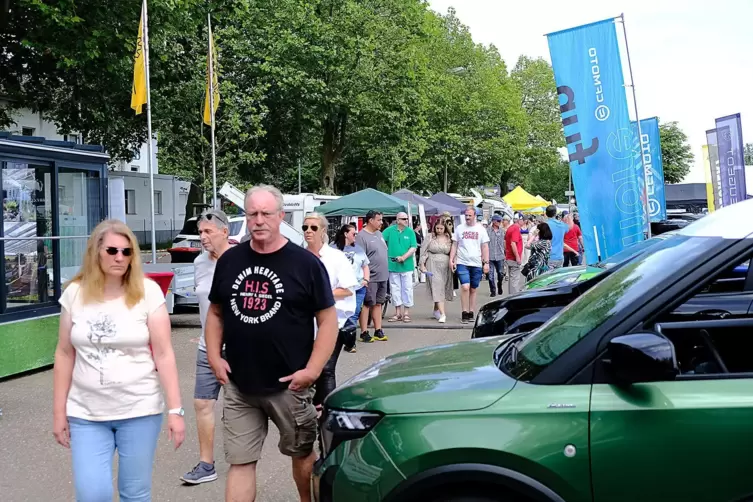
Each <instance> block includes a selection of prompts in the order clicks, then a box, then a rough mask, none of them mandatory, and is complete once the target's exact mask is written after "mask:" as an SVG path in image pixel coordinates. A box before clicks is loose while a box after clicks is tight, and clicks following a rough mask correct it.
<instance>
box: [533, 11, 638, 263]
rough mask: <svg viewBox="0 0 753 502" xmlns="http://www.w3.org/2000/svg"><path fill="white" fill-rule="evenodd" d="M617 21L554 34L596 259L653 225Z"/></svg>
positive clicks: (587, 233) (563, 104) (568, 134)
mask: <svg viewBox="0 0 753 502" xmlns="http://www.w3.org/2000/svg"><path fill="white" fill-rule="evenodd" d="M614 23H615V21H614V20H613V19H607V20H605V21H600V22H597V23H592V24H588V25H584V26H579V27H577V28H571V29H569V30H564V31H559V32H556V33H551V34H549V35H547V38H548V40H549V52H550V54H551V57H552V67H553V69H554V77H555V81H556V83H557V93H558V94H559V103H560V113H561V114H562V125H563V127H564V130H565V141H566V143H567V151H568V155H569V161H570V168H571V171H572V173H573V174H572V176H573V184H574V186H575V197H576V199H577V206H578V211H579V212H580V222H581V229H582V231H583V240H584V241H585V245H586V260H587V262H588V263H589V264H591V263H596V262H597V261H599V260H603V259H604V258H607V257H609V256H612V255H614V254H615V253H618V252H620V251H621V250H622V249H624V248H625V247H627V246H629V245H631V244H633V243H635V242H638V241H641V240H643V238H644V234H643V232H644V229H645V228H646V222H645V212H644V209H643V200H642V193H643V183H642V181H641V182H639V181H638V179H637V178H638V177H637V176H636V174H637V173H638V172H640V167H639V166H640V164H641V153H640V147H639V146H638V144H637V140H638V138H637V136H636V135H634V134H633V132H632V126H631V125H630V116H629V115H628V105H627V99H626V96H625V87H624V83H625V82H624V79H623V74H622V61H621V58H620V50H619V46H618V43H617V31H616V28H615V24H614Z"/></svg>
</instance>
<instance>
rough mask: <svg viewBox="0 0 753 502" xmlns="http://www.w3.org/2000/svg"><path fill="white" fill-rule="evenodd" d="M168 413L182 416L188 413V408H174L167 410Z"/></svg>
mask: <svg viewBox="0 0 753 502" xmlns="http://www.w3.org/2000/svg"><path fill="white" fill-rule="evenodd" d="M167 414H168V415H178V416H181V417H182V416H183V415H185V414H186V410H184V409H183V408H173V409H172V410H167Z"/></svg>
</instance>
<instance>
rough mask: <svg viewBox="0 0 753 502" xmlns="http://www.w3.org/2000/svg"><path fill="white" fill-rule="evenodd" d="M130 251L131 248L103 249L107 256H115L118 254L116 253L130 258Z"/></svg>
mask: <svg viewBox="0 0 753 502" xmlns="http://www.w3.org/2000/svg"><path fill="white" fill-rule="evenodd" d="M132 251H133V250H132V249H131V248H113V247H107V248H105V252H107V254H109V255H110V256H115V255H116V254H118V252H121V253H123V256H131V253H132Z"/></svg>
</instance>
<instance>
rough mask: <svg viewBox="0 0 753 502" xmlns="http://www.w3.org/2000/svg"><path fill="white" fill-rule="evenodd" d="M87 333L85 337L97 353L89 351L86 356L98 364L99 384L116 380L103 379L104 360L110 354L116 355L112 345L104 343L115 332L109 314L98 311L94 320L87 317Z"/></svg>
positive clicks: (113, 335)
mask: <svg viewBox="0 0 753 502" xmlns="http://www.w3.org/2000/svg"><path fill="white" fill-rule="evenodd" d="M86 322H87V324H88V325H89V333H88V335H87V338H89V342H91V344H92V346H93V347H94V350H96V351H97V353H96V354H95V353H93V352H92V353H89V354H87V356H86V358H87V359H89V360H90V361H94V362H96V363H98V364H99V385H102V386H105V385H110V384H115V383H118V382H111V381H109V380H107V379H105V361H106V360H107V359H108V358H109V357H110V355H111V354H113V355H116V354H117V351H116V350H115V349H114V348H112V346H110V345H108V344H107V343H104V342H105V340H106V339H107V338H114V337H115V335H116V334H117V331H118V330H117V327H116V326H115V323H114V322H113V320H112V319H110V316H109V315H107V314H105V313H102V312H99V313H98V314H97V316H96V317H95V318H94V320H90V319H87V321H86Z"/></svg>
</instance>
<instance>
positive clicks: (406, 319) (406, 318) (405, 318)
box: [403, 315, 411, 322]
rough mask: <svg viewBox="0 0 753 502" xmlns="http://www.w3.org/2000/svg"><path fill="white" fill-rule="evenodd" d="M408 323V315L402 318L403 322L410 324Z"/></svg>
mask: <svg viewBox="0 0 753 502" xmlns="http://www.w3.org/2000/svg"><path fill="white" fill-rule="evenodd" d="M410 321H411V319H410V316H409V315H406V316H403V322H410Z"/></svg>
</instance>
